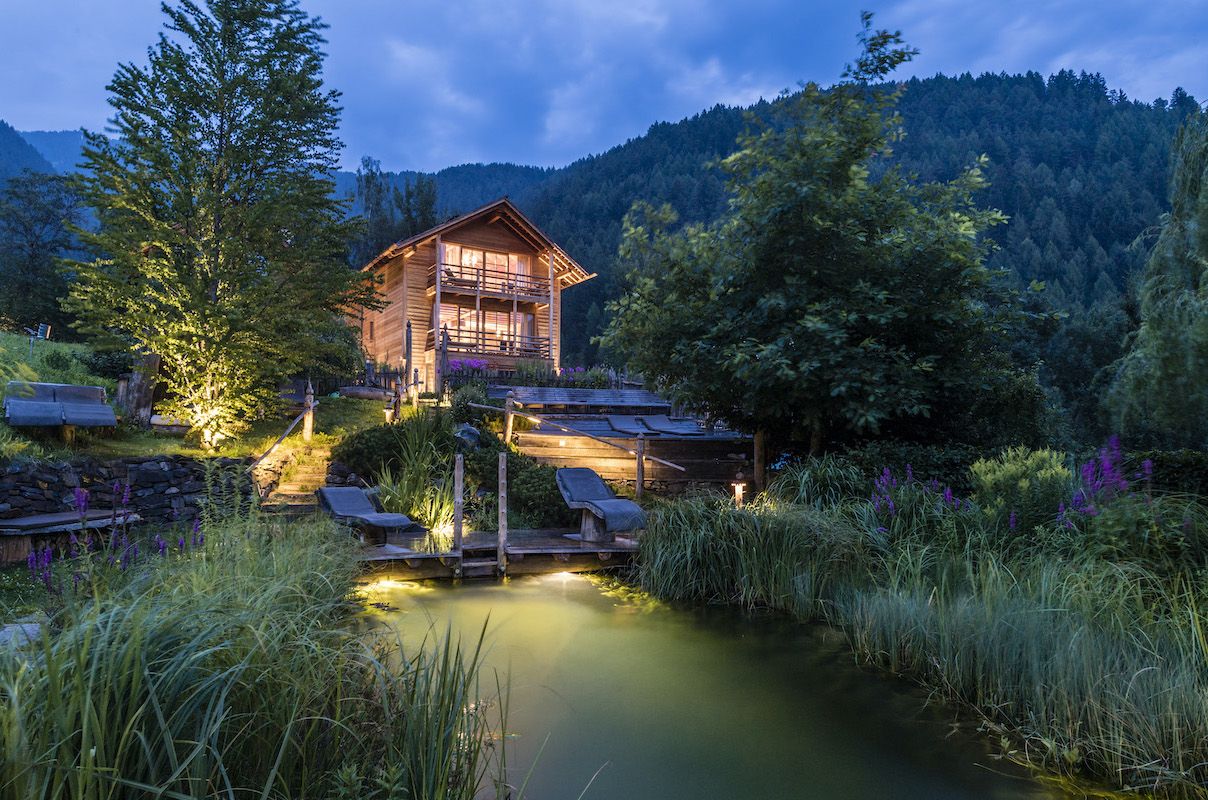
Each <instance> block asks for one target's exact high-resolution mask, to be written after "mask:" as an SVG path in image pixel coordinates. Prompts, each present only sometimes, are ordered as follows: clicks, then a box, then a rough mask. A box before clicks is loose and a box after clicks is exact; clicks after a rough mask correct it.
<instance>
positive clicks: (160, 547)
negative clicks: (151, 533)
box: [154, 533, 168, 556]
mask: <svg viewBox="0 0 1208 800" xmlns="http://www.w3.org/2000/svg"><path fill="white" fill-rule="evenodd" d="M154 544H155V549H156V550H157V551H158V552H159V554H160V555H161V556H162V555H164V554H165V553H167V552H168V543H167V542H165V541H164V539H163V537H162V536H160V535H159V534H158V533H157V534H155V540H154Z"/></svg>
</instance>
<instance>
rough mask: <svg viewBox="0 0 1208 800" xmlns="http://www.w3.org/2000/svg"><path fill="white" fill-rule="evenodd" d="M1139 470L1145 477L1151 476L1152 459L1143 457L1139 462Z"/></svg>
mask: <svg viewBox="0 0 1208 800" xmlns="http://www.w3.org/2000/svg"><path fill="white" fill-rule="evenodd" d="M1141 472H1142V473H1144V474H1145V477H1146V479H1149V478H1152V477H1153V461H1152V460H1151V459H1148V458H1147V459H1145V460H1144V461H1142V462H1141Z"/></svg>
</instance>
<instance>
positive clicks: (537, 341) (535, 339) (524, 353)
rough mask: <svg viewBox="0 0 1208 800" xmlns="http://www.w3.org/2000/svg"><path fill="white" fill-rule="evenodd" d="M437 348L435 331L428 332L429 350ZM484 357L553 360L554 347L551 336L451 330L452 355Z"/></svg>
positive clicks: (489, 359)
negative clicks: (551, 344)
mask: <svg viewBox="0 0 1208 800" xmlns="http://www.w3.org/2000/svg"><path fill="white" fill-rule="evenodd" d="M436 347H437V342H436V334H435V332H434V331H432V330H429V331H428V349H429V350H434V349H436ZM454 353H456V354H461V355H474V356H481V357H483V358H485V359H487V360H488V361H491V360H493V359H495V358H498V357H503V358H515V359H519V358H532V359H546V360H549V359H552V358H553V357H554V354H553V348H552V347H551V346H550V340H549V337H548V336H524V335H521V334H511V335H509V334H506V333H505V334H499V333H495V332H494V331H461V330H451V331H449V354H450V355H453V354H454Z"/></svg>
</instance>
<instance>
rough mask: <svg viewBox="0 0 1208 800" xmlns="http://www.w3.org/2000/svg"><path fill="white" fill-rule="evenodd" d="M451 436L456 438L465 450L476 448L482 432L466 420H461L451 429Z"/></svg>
mask: <svg viewBox="0 0 1208 800" xmlns="http://www.w3.org/2000/svg"><path fill="white" fill-rule="evenodd" d="M453 438H455V439H457V441H458V442H460V443H461V444H462V445H463V446H464V447H465V448H466V449H467V450H477V449H478V443H479V442H480V441H481V440H482V433H481V432H479V430H478V429H477V428H475V427H474V426H473V425H471V424H469V423H468V422H463V423H461V424H460V425H458V426H457V427H456V428H454V429H453Z"/></svg>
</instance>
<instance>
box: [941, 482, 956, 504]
mask: <svg viewBox="0 0 1208 800" xmlns="http://www.w3.org/2000/svg"><path fill="white" fill-rule="evenodd" d="M954 499H955V498H953V496H952V487H951V486H945V487H944V502H945V503H947V504H948V505H952V504H953V500H954Z"/></svg>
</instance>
